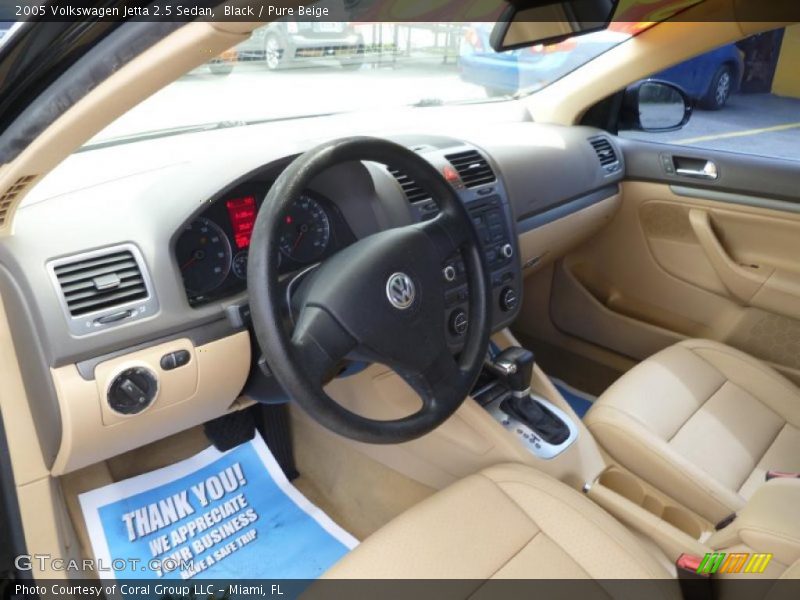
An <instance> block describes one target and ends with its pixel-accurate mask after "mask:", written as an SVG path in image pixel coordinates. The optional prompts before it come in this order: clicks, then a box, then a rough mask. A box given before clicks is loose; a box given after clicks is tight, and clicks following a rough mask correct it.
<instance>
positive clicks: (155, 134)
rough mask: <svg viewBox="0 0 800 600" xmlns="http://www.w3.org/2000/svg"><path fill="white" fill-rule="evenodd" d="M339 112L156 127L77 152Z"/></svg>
mask: <svg viewBox="0 0 800 600" xmlns="http://www.w3.org/2000/svg"><path fill="white" fill-rule="evenodd" d="M333 114H337V113H318V114H310V115H300V116H291V117H275V118H272V119H253V120H250V121H242V120H240V121H218V122H216V123H201V124H199V125H182V126H180V127H167V128H165V129H154V130H152V131H144V132H141V133H133V134H130V135H123V136H120V137H115V138H109V139H107V140H100V141H97V142H90V143H88V144H84V145H83V146H81V147H80V148H78V149H77V150H76V151H75V152H76V153H78V152H86V151H88V150H99V149H101V148H108V147H111V146H121V145H122V144H134V143H136V142H144V141H147V140H155V139H159V138H165V137H170V136H173V135H184V134H187V133H203V132H205V131H216V130H218V129H232V128H234V127H247V126H248V125H261V124H262V123H275V122H277V121H292V120H296V119H313V118H315V117H328V116H331V115H333Z"/></svg>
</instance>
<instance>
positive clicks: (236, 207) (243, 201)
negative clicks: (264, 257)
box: [174, 184, 355, 306]
mask: <svg viewBox="0 0 800 600" xmlns="http://www.w3.org/2000/svg"><path fill="white" fill-rule="evenodd" d="M264 187H265V186H264V185H263V184H262V185H258V186H256V185H244V186H240V187H238V188H236V189H235V190H232V191H231V192H230V193H227V194H226V195H225V196H224V197H221V198H218V199H217V200H215V201H213V202H212V203H211V205H210V206H209V207H208V208H207V209H205V210H204V211H203V212H201V213H200V214H199V215H197V216H195V217H194V218H192V219H191V220H190V221H189V222H188V223H186V224H185V225H184V226H183V228H182V229H181V231H180V232H179V233H178V237H177V240H176V242H175V250H174V253H175V259H176V261H177V263H178V268H179V269H180V272H181V276H182V277H183V284H184V287H185V288H186V296H187V298H188V300H189V304H190V305H192V306H200V305H202V304H206V303H208V302H212V301H214V300H218V299H220V298H225V297H227V296H232V295H235V294H238V293H240V292H243V291H244V290H245V289H246V288H247V256H248V250H249V248H250V238H251V236H252V234H253V228H254V226H255V221H256V216H257V215H258V210H259V208H260V207H261V204H262V203H263V201H264V198H265V196H266V192H265V191H264ZM278 240H279V242H278V243H279V246H280V248H279V249H280V267H279V268H280V271H281V273H286V274H289V273H293V272H295V271H298V270H301V269H304V268H305V267H307V266H309V265H311V264H314V263H316V262H319V261H321V260H323V259H325V258H327V257H328V256H330V255H331V254H333V253H334V252H336V251H338V250H340V249H341V248H343V247H344V246H347V245H349V244H351V243H353V242H354V241H355V237H354V236H353V233H352V231H351V230H350V228H349V227H348V226H347V223H346V222H345V220H344V218H343V217H342V214H341V213H340V212H339V209H338V208H337V206H336V204H335V203H334V202H332V201H331V200H330V199H328V198H326V197H325V196H323V195H321V194H319V193H317V192H314V191H311V190H307V191H306V192H304V193H303V194H302V195H300V196H299V197H298V198H297V199H296V200H295V201H294V202H293V203H292V205H291V207H290V208H289V210H287V211H286V213H285V214H284V215H283V216H282V218H281V224H280V229H279V231H278Z"/></svg>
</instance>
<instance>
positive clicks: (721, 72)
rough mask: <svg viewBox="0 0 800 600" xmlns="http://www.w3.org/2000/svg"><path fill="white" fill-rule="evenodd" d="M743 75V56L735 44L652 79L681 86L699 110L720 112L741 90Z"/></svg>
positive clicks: (689, 61) (680, 65) (662, 72)
mask: <svg viewBox="0 0 800 600" xmlns="http://www.w3.org/2000/svg"><path fill="white" fill-rule="evenodd" d="M743 74H744V57H743V53H742V52H741V51H740V50H739V48H737V47H736V44H726V45H724V46H721V47H719V48H717V49H716V50H712V51H711V52H706V53H705V54H701V55H700V56H697V57H695V58H693V59H691V60H687V61H685V62H682V63H680V64H678V65H675V66H674V67H671V68H669V69H666V70H664V71H661V72H660V73H658V74H656V75H654V77H653V78H654V79H661V80H663V81H668V82H670V83H674V84H676V85H678V86H680V87H681V88H683V90H684V91H685V92H686V93H687V94H689V96H690V97H691V98H693V99H694V100H695V101H696V102H697V104H698V106H699V107H700V108H705V109H707V110H719V109H721V108H722V107H723V106H725V104H727V102H728V99H729V98H730V96H731V94H732V93H733V92H735V91H737V90H738V89H739V85H740V84H741V81H742V75H743Z"/></svg>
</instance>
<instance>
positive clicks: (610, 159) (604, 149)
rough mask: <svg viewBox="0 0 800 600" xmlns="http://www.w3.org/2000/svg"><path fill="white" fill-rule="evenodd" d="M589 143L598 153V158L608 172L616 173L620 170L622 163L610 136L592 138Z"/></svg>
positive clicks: (601, 165)
mask: <svg viewBox="0 0 800 600" xmlns="http://www.w3.org/2000/svg"><path fill="white" fill-rule="evenodd" d="M589 143H590V144H591V145H592V148H593V149H594V152H595V154H596V155H597V160H598V161H600V167H601V168H602V169H603V170H604V171H605V172H606V173H614V172H615V171H618V170H619V168H620V164H619V157H618V156H617V151H616V150H615V149H614V146H613V145H612V144H611V141H610V140H609V139H608V138H606V137H602V136H601V137H595V138H591V139H589Z"/></svg>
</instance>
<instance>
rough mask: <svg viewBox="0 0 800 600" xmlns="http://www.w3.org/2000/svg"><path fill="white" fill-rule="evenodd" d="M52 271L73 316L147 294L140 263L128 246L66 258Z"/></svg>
mask: <svg viewBox="0 0 800 600" xmlns="http://www.w3.org/2000/svg"><path fill="white" fill-rule="evenodd" d="M53 273H54V275H55V277H56V280H57V281H58V285H59V287H60V288H61V293H62V295H63V299H64V304H65V305H66V308H67V311H68V312H69V314H70V315H71V316H72V317H77V316H80V315H84V314H87V313H91V312H96V311H101V310H106V309H110V308H114V307H116V306H119V305H122V304H127V303H129V302H136V301H138V300H143V299H145V298H147V297H148V295H149V293H148V290H147V283H146V281H145V278H144V275H143V273H142V267H141V265H140V263H139V261H138V260H137V259H136V257H135V256H134V255H133V252H131V250H128V249H114V250H111V251H109V252H107V253H102V254H93V255H87V256H86V257H81V258H78V259H76V260H71V259H68V260H67V261H66V262H61V263H60V264H58V265H57V266H55V267H53Z"/></svg>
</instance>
